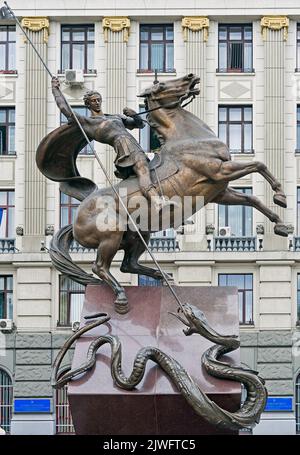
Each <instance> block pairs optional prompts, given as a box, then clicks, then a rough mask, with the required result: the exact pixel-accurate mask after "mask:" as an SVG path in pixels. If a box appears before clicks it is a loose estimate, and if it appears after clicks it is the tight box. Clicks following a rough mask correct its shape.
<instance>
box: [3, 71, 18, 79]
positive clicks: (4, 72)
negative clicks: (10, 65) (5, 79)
mask: <svg viewBox="0 0 300 455" xmlns="http://www.w3.org/2000/svg"><path fill="white" fill-rule="evenodd" d="M0 76H14V77H16V76H18V71H17V70H0Z"/></svg>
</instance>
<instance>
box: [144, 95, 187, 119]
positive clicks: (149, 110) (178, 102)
mask: <svg viewBox="0 0 300 455" xmlns="http://www.w3.org/2000/svg"><path fill="white" fill-rule="evenodd" d="M189 98H191V99H190V100H189V101H187V102H186V103H185V104H183V105H182V106H181V107H182V108H183V107H186V106H187V105H188V104H190V103H191V102H192V101H193V100H194V99H195V98H196V95H194V94H192V95H191V96H189ZM185 99H186V95H182V96H181V97H180V98H179V100H178V101H174V102H173V103H170V104H165V105H164V106H158V107H154V108H153V109H147V110H145V111H142V112H137V113H136V114H135V115H143V114H148V113H149V112H153V111H157V110H158V109H163V108H166V107H168V108H169V107H176V106H178V105H179V104H181V103H182V102H183V101H184V100H185ZM143 121H145V120H143Z"/></svg>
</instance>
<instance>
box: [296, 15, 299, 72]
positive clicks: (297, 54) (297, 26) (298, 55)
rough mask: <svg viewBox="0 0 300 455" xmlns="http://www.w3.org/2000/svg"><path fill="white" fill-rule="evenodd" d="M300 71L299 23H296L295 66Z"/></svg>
mask: <svg viewBox="0 0 300 455" xmlns="http://www.w3.org/2000/svg"><path fill="white" fill-rule="evenodd" d="M296 71H300V24H297V68H296Z"/></svg>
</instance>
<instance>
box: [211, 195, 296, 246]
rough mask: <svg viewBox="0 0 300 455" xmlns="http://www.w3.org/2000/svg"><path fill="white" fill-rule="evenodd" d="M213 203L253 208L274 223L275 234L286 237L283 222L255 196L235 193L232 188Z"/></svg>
mask: <svg viewBox="0 0 300 455" xmlns="http://www.w3.org/2000/svg"><path fill="white" fill-rule="evenodd" d="M213 202H215V203H217V204H224V205H248V206H251V207H255V208H256V209H257V210H259V211H260V212H261V213H263V214H264V215H265V216H266V217H268V218H269V220H270V221H272V222H273V223H275V227H274V232H275V234H277V235H281V236H282V237H287V236H288V230H287V226H286V225H285V224H283V221H282V220H281V219H280V217H279V216H278V215H277V214H276V213H275V212H273V211H272V210H270V209H269V208H268V207H266V206H265V205H264V204H263V203H262V202H261V201H260V200H259V199H258V198H257V197H255V196H251V195H249V194H243V193H240V192H239V191H235V190H233V189H232V188H227V190H226V191H224V193H222V194H220V195H219V196H217V197H216V198H215V199H214V200H213Z"/></svg>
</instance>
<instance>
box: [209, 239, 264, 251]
mask: <svg viewBox="0 0 300 455" xmlns="http://www.w3.org/2000/svg"><path fill="white" fill-rule="evenodd" d="M214 250H215V251H245V252H249V251H255V250H256V237H215V238H214Z"/></svg>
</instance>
